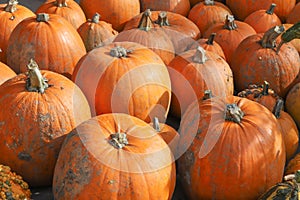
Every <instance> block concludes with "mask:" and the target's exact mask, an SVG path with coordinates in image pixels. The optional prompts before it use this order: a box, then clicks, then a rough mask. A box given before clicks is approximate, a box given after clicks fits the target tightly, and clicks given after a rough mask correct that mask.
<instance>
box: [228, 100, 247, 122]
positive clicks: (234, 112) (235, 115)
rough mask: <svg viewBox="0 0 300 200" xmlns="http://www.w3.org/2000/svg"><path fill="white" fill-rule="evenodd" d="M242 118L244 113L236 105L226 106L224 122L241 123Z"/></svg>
mask: <svg viewBox="0 0 300 200" xmlns="http://www.w3.org/2000/svg"><path fill="white" fill-rule="evenodd" d="M243 117H244V113H243V111H242V110H241V108H240V107H238V105H237V104H235V103H233V104H227V105H226V111H225V120H228V121H233V122H235V123H241V120H242V119H243Z"/></svg>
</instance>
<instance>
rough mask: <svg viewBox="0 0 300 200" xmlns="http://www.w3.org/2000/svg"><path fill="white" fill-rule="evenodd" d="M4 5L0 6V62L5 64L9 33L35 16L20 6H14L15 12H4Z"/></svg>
mask: <svg viewBox="0 0 300 200" xmlns="http://www.w3.org/2000/svg"><path fill="white" fill-rule="evenodd" d="M6 5H7V4H0V49H1V51H2V52H0V61H1V62H3V63H6V49H7V45H8V39H9V37H10V35H11V32H12V31H13V30H14V28H15V27H16V26H17V25H18V24H19V23H20V22H21V21H22V20H23V19H26V18H28V17H33V16H35V15H34V13H33V12H32V11H31V10H30V9H28V8H26V7H25V6H22V5H16V8H17V10H16V11H15V12H13V13H11V12H6V11H5V7H6Z"/></svg>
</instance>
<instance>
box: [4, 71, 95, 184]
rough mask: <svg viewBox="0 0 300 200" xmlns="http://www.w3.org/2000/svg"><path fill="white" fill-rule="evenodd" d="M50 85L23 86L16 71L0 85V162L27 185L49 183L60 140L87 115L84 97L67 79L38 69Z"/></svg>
mask: <svg viewBox="0 0 300 200" xmlns="http://www.w3.org/2000/svg"><path fill="white" fill-rule="evenodd" d="M42 75H43V77H45V78H47V79H48V83H49V84H51V85H52V86H51V87H49V88H47V89H46V90H45V93H43V94H41V93H37V92H29V91H27V89H25V85H26V76H25V74H23V73H22V74H19V75H18V76H15V77H14V78H12V79H10V80H8V81H6V82H5V83H3V84H2V85H1V86H0V106H1V107H2V108H5V109H1V110H0V121H1V125H0V135H1V138H2V139H1V142H0V151H1V153H2V154H3V155H5V156H0V163H3V164H6V165H8V166H10V167H11V168H12V170H14V171H15V172H17V173H18V174H20V175H21V176H22V177H23V178H24V180H25V181H26V182H28V183H29V185H30V186H45V185H48V186H49V185H51V183H52V177H53V171H54V166H55V163H56V159H57V156H58V153H59V150H60V147H61V144H62V142H63V140H64V138H65V135H66V134H68V133H69V132H70V131H71V130H72V129H73V128H75V127H76V126H77V125H78V124H80V123H81V122H83V121H85V120H87V119H89V118H90V117H91V113H90V109H89V105H88V102H87V100H86V98H85V97H84V95H83V93H82V92H81V91H80V89H79V88H78V87H77V86H76V85H75V84H74V83H73V82H72V81H70V80H69V79H67V78H65V77H64V76H61V75H59V74H57V73H54V72H50V71H42Z"/></svg>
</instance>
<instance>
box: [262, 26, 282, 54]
mask: <svg viewBox="0 0 300 200" xmlns="http://www.w3.org/2000/svg"><path fill="white" fill-rule="evenodd" d="M283 31H284V27H283V25H280V26H275V27H273V28H271V29H269V30H268V31H266V32H265V33H264V35H263V38H262V39H261V41H260V43H261V46H262V47H263V48H270V49H274V48H275V47H276V38H277V37H278V36H279V35H280V34H281V33H283Z"/></svg>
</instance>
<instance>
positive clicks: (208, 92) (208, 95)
mask: <svg viewBox="0 0 300 200" xmlns="http://www.w3.org/2000/svg"><path fill="white" fill-rule="evenodd" d="M211 98H212V92H211V90H205V91H204V95H203V98H202V100H206V99H211Z"/></svg>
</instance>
